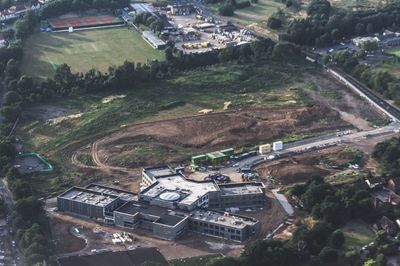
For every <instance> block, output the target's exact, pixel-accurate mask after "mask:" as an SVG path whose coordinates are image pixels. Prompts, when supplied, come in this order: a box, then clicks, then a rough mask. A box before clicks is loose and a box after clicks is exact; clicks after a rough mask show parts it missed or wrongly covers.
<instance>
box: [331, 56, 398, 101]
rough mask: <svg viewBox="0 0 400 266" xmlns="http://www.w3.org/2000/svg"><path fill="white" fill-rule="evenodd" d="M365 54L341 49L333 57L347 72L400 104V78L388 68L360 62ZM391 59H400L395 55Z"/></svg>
mask: <svg viewBox="0 0 400 266" xmlns="http://www.w3.org/2000/svg"><path fill="white" fill-rule="evenodd" d="M363 56H365V54H364V53H361V54H351V53H349V52H347V51H340V52H337V53H335V54H333V55H332V58H331V59H332V61H333V62H334V63H335V64H336V65H338V66H340V67H341V68H342V69H343V70H344V71H345V72H347V73H348V74H350V75H352V76H354V77H355V78H357V79H358V80H360V81H361V82H363V83H365V84H366V85H367V86H368V87H369V88H371V89H373V90H374V91H376V92H378V93H379V94H381V95H383V96H384V97H385V98H387V99H390V100H394V102H395V103H396V104H397V105H400V79H399V78H398V77H395V76H393V75H392V74H390V73H389V72H388V71H387V70H376V69H374V68H373V67H369V66H366V65H364V64H360V62H359V59H360V57H363ZM326 59H328V58H326ZM391 60H393V61H396V62H398V61H399V59H397V58H394V57H393V58H392V59H391ZM325 61H326V60H325Z"/></svg>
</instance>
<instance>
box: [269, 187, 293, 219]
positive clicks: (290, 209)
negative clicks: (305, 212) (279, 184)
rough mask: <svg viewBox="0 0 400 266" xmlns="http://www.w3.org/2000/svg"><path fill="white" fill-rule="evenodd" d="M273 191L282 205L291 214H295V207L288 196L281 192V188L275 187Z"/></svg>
mask: <svg viewBox="0 0 400 266" xmlns="http://www.w3.org/2000/svg"><path fill="white" fill-rule="evenodd" d="M271 191H272V193H273V194H274V196H275V198H276V199H277V200H278V201H279V203H280V204H281V205H282V207H283V209H284V210H285V212H286V213H287V214H288V215H289V216H293V214H294V209H293V207H292V205H290V203H289V202H288V200H287V199H286V197H285V196H284V195H283V194H280V193H279V189H273V190H271Z"/></svg>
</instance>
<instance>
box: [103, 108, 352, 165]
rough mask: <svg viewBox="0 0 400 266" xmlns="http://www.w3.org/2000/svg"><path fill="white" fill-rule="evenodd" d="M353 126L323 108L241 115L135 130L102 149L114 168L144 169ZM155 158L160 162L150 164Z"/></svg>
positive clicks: (197, 118)
mask: <svg viewBox="0 0 400 266" xmlns="http://www.w3.org/2000/svg"><path fill="white" fill-rule="evenodd" d="M349 126H350V124H348V123H346V122H344V121H343V120H341V119H340V115H339V114H338V112H336V111H333V110H331V109H328V108H326V107H323V106H319V105H313V106H305V107H298V108H296V107H292V108H288V107H285V108H275V109H251V110H237V111H232V112H224V113H214V114H207V115H199V116H193V117H187V118H180V119H172V120H164V121H159V122H148V123H142V124H136V125H132V126H129V127H126V128H123V129H121V130H119V131H117V132H115V133H113V134H111V135H109V136H108V137H106V138H104V139H102V140H101V141H99V142H98V149H99V157H100V158H101V159H102V161H103V162H106V161H107V162H108V163H110V164H112V165H114V163H116V162H117V161H118V160H115V159H117V158H121V157H129V156H133V157H136V158H139V160H140V163H141V165H143V162H145V163H144V165H150V164H154V163H162V162H166V161H169V162H170V161H171V158H173V161H180V160H183V159H188V158H187V157H188V154H198V153H202V152H206V151H212V150H216V149H219V148H225V147H243V146H245V145H248V144H254V143H257V142H264V141H270V140H274V139H277V138H279V137H282V136H285V135H286V134H289V133H306V132H307V133H310V132H318V131H324V130H329V129H338V128H343V127H349ZM139 144H140V145H142V144H145V145H150V146H152V147H157V149H155V150H154V149H153V150H152V149H150V151H143V149H142V148H137V146H138V145H139ZM179 151H181V152H179ZM153 153H155V154H156V156H153V155H154V154H153ZM143 154H144V156H143ZM153 157H154V158H155V160H153V159H152V160H151V161H147V159H148V158H153ZM146 161H147V162H146Z"/></svg>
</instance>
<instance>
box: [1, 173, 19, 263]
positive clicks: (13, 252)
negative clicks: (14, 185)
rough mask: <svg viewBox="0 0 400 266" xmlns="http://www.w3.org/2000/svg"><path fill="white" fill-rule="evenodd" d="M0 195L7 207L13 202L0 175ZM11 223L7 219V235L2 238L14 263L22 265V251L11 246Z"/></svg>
mask: <svg viewBox="0 0 400 266" xmlns="http://www.w3.org/2000/svg"><path fill="white" fill-rule="evenodd" d="M0 197H2V198H3V199H4V201H5V203H6V204H7V205H8V207H9V208H10V207H11V206H12V205H13V204H14V198H13V196H12V194H11V192H10V191H9V190H8V187H7V182H6V180H5V178H1V177H0ZM11 223H12V221H11V219H9V220H8V222H7V229H8V230H7V232H8V235H6V236H4V239H7V240H8V248H9V249H10V250H11V256H12V258H13V259H14V260H15V264H16V265H18V266H24V265H25V263H24V261H23V260H22V258H23V255H22V252H21V251H20V250H19V248H18V247H17V246H15V247H13V246H12V244H11V242H12V241H13V240H14V235H13V233H11V232H12V231H11ZM17 258H18V260H17Z"/></svg>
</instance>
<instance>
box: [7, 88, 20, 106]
mask: <svg viewBox="0 0 400 266" xmlns="http://www.w3.org/2000/svg"><path fill="white" fill-rule="evenodd" d="M21 100H22V99H21V96H20V95H19V94H18V93H16V92H15V91H9V92H7V93H6V94H5V95H4V103H5V104H6V105H19V104H20V103H21Z"/></svg>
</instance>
